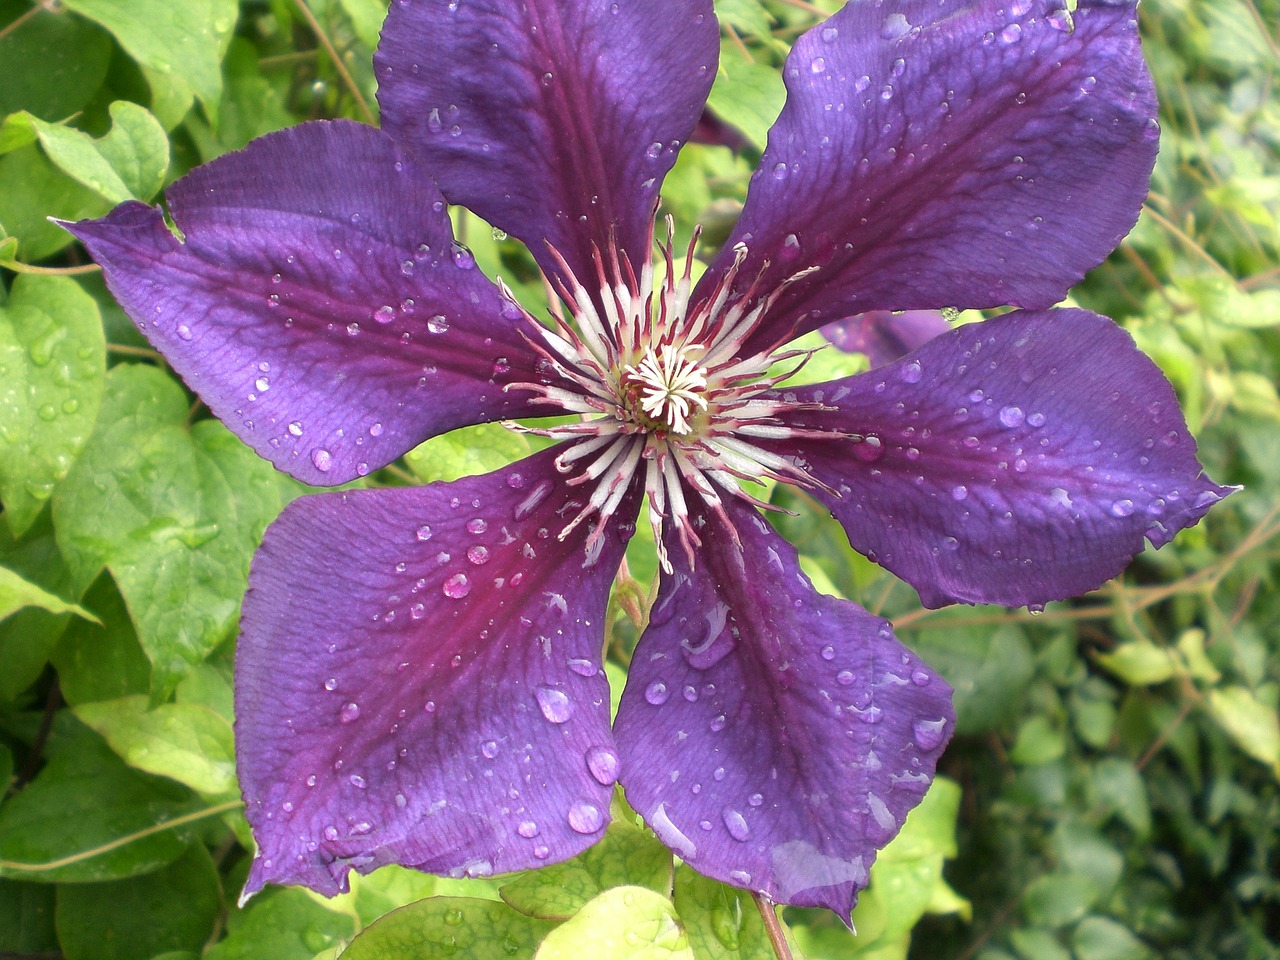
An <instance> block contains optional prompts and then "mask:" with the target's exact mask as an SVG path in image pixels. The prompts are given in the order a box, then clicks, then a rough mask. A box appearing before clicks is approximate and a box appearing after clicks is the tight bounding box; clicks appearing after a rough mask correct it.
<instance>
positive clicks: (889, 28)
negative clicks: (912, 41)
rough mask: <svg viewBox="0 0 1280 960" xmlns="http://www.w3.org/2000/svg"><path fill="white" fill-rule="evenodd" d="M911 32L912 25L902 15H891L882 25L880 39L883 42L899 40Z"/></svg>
mask: <svg viewBox="0 0 1280 960" xmlns="http://www.w3.org/2000/svg"><path fill="white" fill-rule="evenodd" d="M910 30H911V23H910V21H909V20H907V18H906V17H905V16H903V15H902V14H901V13H891V14H889V16H887V17H885V18H884V20H883V22H881V24H880V37H881V39H883V40H899V39H901V38H902V37H905V36H906V35H907V33H908V32H910Z"/></svg>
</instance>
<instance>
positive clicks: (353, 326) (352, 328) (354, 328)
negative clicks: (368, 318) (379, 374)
mask: <svg viewBox="0 0 1280 960" xmlns="http://www.w3.org/2000/svg"><path fill="white" fill-rule="evenodd" d="M359 332H360V324H358V323H348V324H347V336H348V337H354V336H355V335H356V334H357V333H359ZM261 382H262V381H259V383H261Z"/></svg>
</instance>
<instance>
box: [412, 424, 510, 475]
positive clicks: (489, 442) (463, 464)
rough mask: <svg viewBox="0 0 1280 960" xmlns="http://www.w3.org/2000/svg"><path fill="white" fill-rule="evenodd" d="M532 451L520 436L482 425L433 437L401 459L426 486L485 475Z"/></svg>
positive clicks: (494, 425)
mask: <svg viewBox="0 0 1280 960" xmlns="http://www.w3.org/2000/svg"><path fill="white" fill-rule="evenodd" d="M532 452H533V447H532V446H530V444H529V439H528V438H527V437H526V436H525V435H524V434H521V433H515V432H514V431H511V430H508V429H507V428H506V427H504V426H502V425H501V424H499V423H482V424H480V425H478V426H474V427H466V428H464V429H462V430H454V431H452V432H450V433H446V434H444V435H443V436H439V437H434V438H432V439H430V440H428V441H427V442H426V443H423V444H420V445H419V446H417V447H415V448H414V449H412V450H410V451H409V452H408V453H407V454H405V458H404V459H405V462H406V463H408V464H409V469H410V470H412V471H413V473H414V475H415V476H416V477H417V478H418V479H419V480H421V481H423V482H424V483H430V482H432V481H434V480H457V479H459V478H461V477H471V476H477V475H479V474H483V473H489V472H490V471H491V470H497V469H498V468H499V467H505V466H507V465H509V464H512V463H515V462H516V461H517V460H519V459H521V458H523V457H527V456H529V454H530V453H532Z"/></svg>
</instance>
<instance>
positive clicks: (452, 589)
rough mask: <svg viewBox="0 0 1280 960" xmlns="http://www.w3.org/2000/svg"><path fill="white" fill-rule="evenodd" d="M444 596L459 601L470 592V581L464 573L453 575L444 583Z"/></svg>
mask: <svg viewBox="0 0 1280 960" xmlns="http://www.w3.org/2000/svg"><path fill="white" fill-rule="evenodd" d="M442 589H443V590H444V595H445V596H446V597H449V598H451V599H453V600H461V599H462V598H463V597H465V596H466V595H467V594H468V593H470V592H471V581H470V580H468V579H467V575H466V574H465V573H455V574H454V575H453V576H452V577H450V578H449V579H448V580H446V581H445V582H444V587H443V588H442Z"/></svg>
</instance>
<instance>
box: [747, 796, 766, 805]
mask: <svg viewBox="0 0 1280 960" xmlns="http://www.w3.org/2000/svg"><path fill="white" fill-rule="evenodd" d="M747 803H748V804H750V805H751V806H753V807H758V806H760V804H762V803H764V794H762V793H753V794H752V795H751V796H749V797H747Z"/></svg>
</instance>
